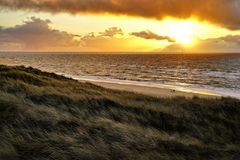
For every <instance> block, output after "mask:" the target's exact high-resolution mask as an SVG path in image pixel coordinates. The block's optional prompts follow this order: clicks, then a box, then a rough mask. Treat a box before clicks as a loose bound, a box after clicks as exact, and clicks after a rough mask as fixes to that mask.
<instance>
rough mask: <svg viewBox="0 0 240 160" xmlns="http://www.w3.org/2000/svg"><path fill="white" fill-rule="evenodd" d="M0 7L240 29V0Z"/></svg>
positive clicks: (112, 0)
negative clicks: (174, 20)
mask: <svg viewBox="0 0 240 160" xmlns="http://www.w3.org/2000/svg"><path fill="white" fill-rule="evenodd" d="M0 6H1V7H4V8H11V9H23V10H34V11H46V12H53V13H58V12H67V13H72V14H79V13H90V14H104V13H108V14H114V15H126V16H137V17H144V18H154V19H159V20H161V19H164V18H165V17H175V18H180V19H186V18H189V17H195V18H197V19H199V20H204V21H208V22H211V23H215V24H219V25H221V26H224V27H226V28H230V29H239V28H240V19H239V17H240V1H239V0H171V1H170V0H141V1H139V0H0Z"/></svg>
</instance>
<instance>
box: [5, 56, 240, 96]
mask: <svg viewBox="0 0 240 160" xmlns="http://www.w3.org/2000/svg"><path fill="white" fill-rule="evenodd" d="M0 64H3V65H24V66H31V67H34V68H38V69H41V70H44V71H48V72H55V73H58V74H62V75H65V76H69V77H72V78H75V79H79V80H89V81H104V82H112V83H127V84H135V85H136V84H137V85H146V86H154V87H167V88H174V89H179V90H193V91H194V90H202V91H209V92H212V93H217V94H223V95H227V96H232V97H237V98H240V54H167V55H166V54H160V55H153V54H150V53H149V54H147V53H146V54H141V55H137V54H124V55H120V54H97V53H96V54H83V53H81V54H76V53H74V54H73V53H72V54H71V53H7V52H4V53H0Z"/></svg>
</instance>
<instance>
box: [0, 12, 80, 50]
mask: <svg viewBox="0 0 240 160" xmlns="http://www.w3.org/2000/svg"><path fill="white" fill-rule="evenodd" d="M50 23H51V21H50V20H42V19H39V18H35V17H31V18H30V19H29V20H27V21H24V23H23V24H22V25H16V26H14V27H12V28H5V29H4V28H0V48H1V50H8V49H9V50H44V49H47V50H61V49H70V48H74V47H78V46H79V45H80V42H79V41H77V40H74V37H75V35H73V34H70V33H67V32H62V31H59V30H55V29H51V28H50V27H49V24H50Z"/></svg>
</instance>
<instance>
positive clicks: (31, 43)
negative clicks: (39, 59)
mask: <svg viewBox="0 0 240 160" xmlns="http://www.w3.org/2000/svg"><path fill="white" fill-rule="evenodd" d="M50 26H51V21H50V20H42V19H39V18H36V17H31V18H29V19H28V20H25V21H23V24H20V25H16V26H14V27H9V28H2V27H1V26H0V51H109V52H111V51H138V50H139V51H142V50H150V49H149V47H152V43H151V42H149V43H148V40H146V39H141V38H138V37H135V36H129V34H127V33H124V32H123V31H122V29H121V28H119V27H110V28H108V29H106V30H105V31H102V32H97V33H94V32H92V33H88V34H86V35H75V34H71V33H68V32H64V31H60V30H57V29H53V28H51V27H50Z"/></svg>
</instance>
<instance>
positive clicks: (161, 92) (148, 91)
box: [85, 81, 223, 98]
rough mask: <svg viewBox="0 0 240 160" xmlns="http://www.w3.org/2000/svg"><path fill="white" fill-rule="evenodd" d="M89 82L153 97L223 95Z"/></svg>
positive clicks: (214, 96) (209, 96)
mask: <svg viewBox="0 0 240 160" xmlns="http://www.w3.org/2000/svg"><path fill="white" fill-rule="evenodd" d="M85 82H90V83H92V84H95V85H98V86H101V87H104V88H108V89H114V90H122V91H128V92H134V93H138V94H143V95H149V96H154V97H163V98H171V97H178V96H181V97H186V98H192V97H194V96H197V97H201V98H219V97H222V96H223V95H221V94H217V93H212V92H207V91H200V90H193V89H191V90H190V89H185V91H180V90H176V89H170V88H160V87H152V86H143V85H138V84H121V83H111V82H101V81H85Z"/></svg>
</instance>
